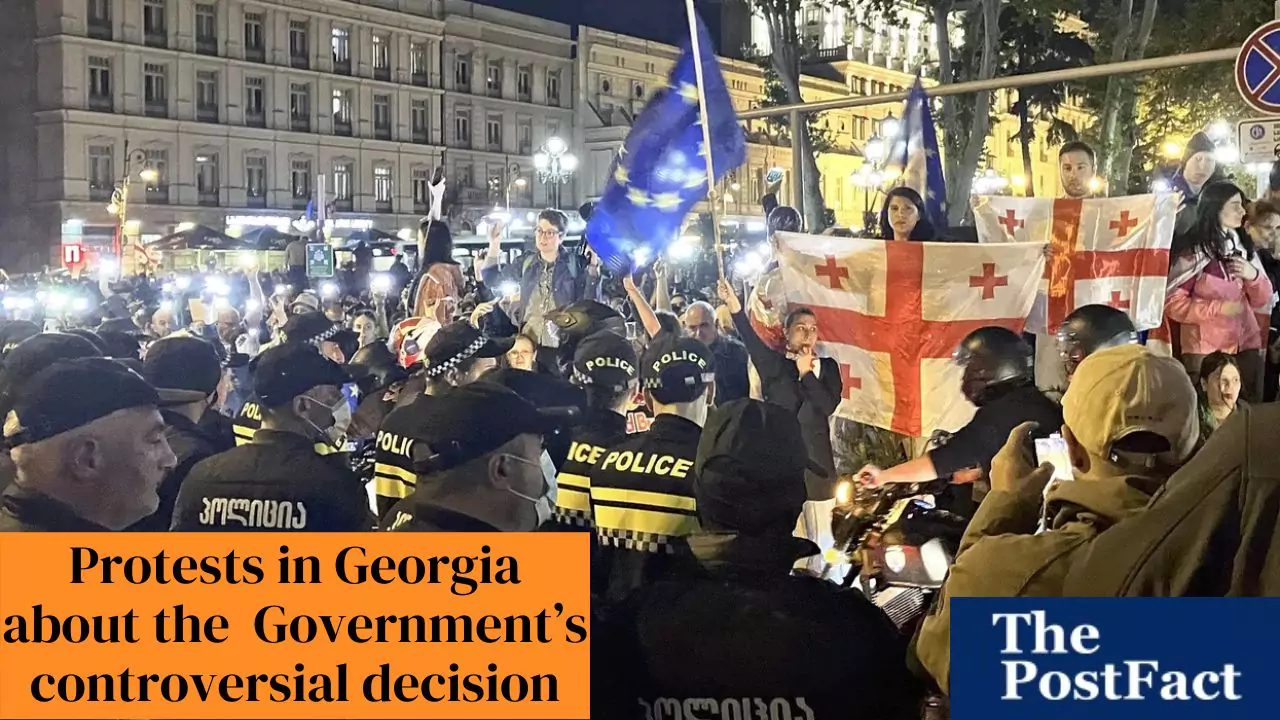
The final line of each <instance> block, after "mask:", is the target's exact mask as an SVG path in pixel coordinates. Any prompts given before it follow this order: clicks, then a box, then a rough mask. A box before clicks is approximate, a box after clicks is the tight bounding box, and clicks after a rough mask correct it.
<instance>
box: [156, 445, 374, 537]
mask: <svg viewBox="0 0 1280 720" xmlns="http://www.w3.org/2000/svg"><path fill="white" fill-rule="evenodd" d="M342 457H343V456H342V455H335V456H331V457H322V456H320V455H317V454H316V452H315V449H314V442H313V441H312V440H311V439H310V438H307V437H304V436H302V435H298V434H296V433H289V432H283V431H279V430H259V431H258V432H257V434H256V435H255V436H254V438H253V442H251V443H249V444H247V445H242V446H240V447H238V448H235V449H233V450H228V451H227V452H225V453H221V454H219V455H214V456H213V457H211V458H208V459H207V460H204V461H202V462H200V463H198V464H197V465H196V466H195V467H194V468H192V470H191V473H190V474H189V475H188V476H187V481H186V482H185V483H183V485H182V490H181V491H180V492H179V494H178V502H177V507H176V508H175V510H174V515H173V529H174V530H198V531H212V532H235V531H245V530H254V531H277V532H303V531H307V532H355V531H364V530H370V529H372V528H373V527H374V524H375V520H374V517H373V514H372V512H370V510H369V500H368V496H367V495H366V494H365V491H364V487H363V485H362V484H361V483H360V480H359V479H358V478H357V477H356V476H355V475H354V474H353V473H352V472H351V471H350V470H348V469H347V468H346V467H344V466H343V465H342V464H341V460H340V458H342Z"/></svg>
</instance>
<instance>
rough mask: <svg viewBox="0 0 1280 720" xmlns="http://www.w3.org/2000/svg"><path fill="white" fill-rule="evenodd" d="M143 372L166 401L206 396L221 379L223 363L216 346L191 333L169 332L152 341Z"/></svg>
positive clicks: (143, 362)
mask: <svg viewBox="0 0 1280 720" xmlns="http://www.w3.org/2000/svg"><path fill="white" fill-rule="evenodd" d="M142 376H143V377H144V378H146V379H147V381H148V382H150V383H151V384H152V385H154V386H155V388H156V390H157V391H159V393H160V399H161V400H162V401H164V402H165V403H178V404H182V403H188V402H196V401H199V400H203V399H205V398H207V397H208V396H209V395H211V394H213V393H214V391H216V390H217V389H218V382H219V381H221V380H222V363H221V361H219V360H218V352H217V351H216V350H214V349H213V346H212V345H210V344H209V343H207V342H205V341H204V340H201V339H199V338H195V337H191V336H181V335H177V336H170V337H167V338H162V339H160V340H157V341H155V342H154V343H151V345H149V346H148V347H147V356H146V358H144V359H143V361H142Z"/></svg>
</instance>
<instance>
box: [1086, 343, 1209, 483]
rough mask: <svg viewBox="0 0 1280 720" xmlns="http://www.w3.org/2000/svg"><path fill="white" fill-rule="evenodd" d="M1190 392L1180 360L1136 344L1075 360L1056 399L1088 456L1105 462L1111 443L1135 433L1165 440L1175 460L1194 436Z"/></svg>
mask: <svg viewBox="0 0 1280 720" xmlns="http://www.w3.org/2000/svg"><path fill="white" fill-rule="evenodd" d="M1196 402H1197V401H1196V391H1195V388H1194V387H1193V386H1192V385H1191V378H1189V377H1188V376H1187V371H1186V370H1185V369H1183V367H1182V364H1181V363H1179V362H1178V361H1177V360H1174V359H1173V358H1170V357H1162V356H1159V355H1154V354H1152V353H1151V352H1150V351H1148V350H1147V349H1146V348H1144V347H1142V346H1141V345H1123V346H1120V347H1114V348H1107V349H1105V350H1099V351H1098V352H1095V353H1093V354H1092V355H1090V356H1089V357H1087V358H1085V359H1084V361H1083V362H1081V363H1080V367H1079V368H1077V369H1076V374H1075V376H1074V377H1073V378H1072V379H1071V385H1070V386H1069V387H1068V388H1067V393H1066V395H1065V396H1063V398H1062V417H1063V420H1064V421H1065V422H1066V424H1067V427H1069V428H1071V433H1072V434H1073V435H1075V437H1076V440H1077V441H1079V443H1080V444H1081V445H1082V446H1083V447H1084V449H1085V450H1087V451H1088V452H1089V454H1090V455H1091V456H1093V457H1094V458H1097V459H1100V460H1103V461H1108V460H1109V458H1110V455H1111V450H1112V446H1113V445H1114V444H1115V442H1116V441H1117V440H1119V439H1121V438H1123V437H1125V436H1127V435H1130V434H1132V433H1135V432H1143V431H1145V432H1150V433H1154V434H1156V435H1159V436H1160V437H1163V438H1165V439H1166V440H1168V441H1169V445H1170V446H1171V447H1172V448H1173V450H1172V452H1170V453H1169V457H1168V460H1169V461H1171V462H1172V463H1174V464H1177V463H1181V462H1182V461H1184V460H1186V459H1187V457H1189V456H1190V455H1191V452H1192V451H1193V450H1195V446H1196V442H1197V441H1198V440H1199V439H1200V426H1199V423H1198V420H1197V416H1196Z"/></svg>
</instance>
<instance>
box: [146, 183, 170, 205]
mask: <svg viewBox="0 0 1280 720" xmlns="http://www.w3.org/2000/svg"><path fill="white" fill-rule="evenodd" d="M142 201H143V202H144V203H146V204H148V205H168V204H169V186H168V185H148V186H147V190H146V192H145V193H144V194H143V200H142Z"/></svg>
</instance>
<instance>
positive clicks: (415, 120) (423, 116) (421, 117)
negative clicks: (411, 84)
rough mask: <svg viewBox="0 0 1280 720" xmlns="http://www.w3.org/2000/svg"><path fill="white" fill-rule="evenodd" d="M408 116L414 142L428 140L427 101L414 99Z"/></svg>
mask: <svg viewBox="0 0 1280 720" xmlns="http://www.w3.org/2000/svg"><path fill="white" fill-rule="evenodd" d="M409 117H410V121H411V124H412V128H413V141H414V142H416V143H425V142H429V141H430V139H429V138H428V137H427V101H426V100H414V101H413V103H412V105H411V109H410V112H409Z"/></svg>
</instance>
